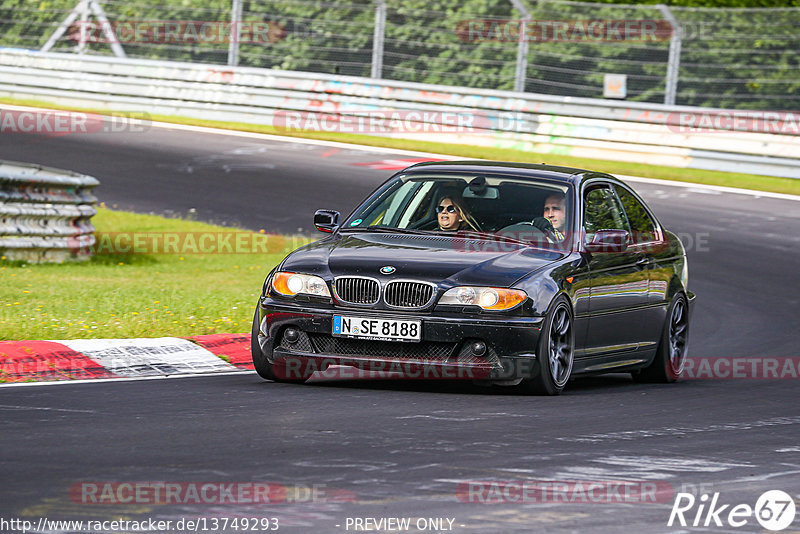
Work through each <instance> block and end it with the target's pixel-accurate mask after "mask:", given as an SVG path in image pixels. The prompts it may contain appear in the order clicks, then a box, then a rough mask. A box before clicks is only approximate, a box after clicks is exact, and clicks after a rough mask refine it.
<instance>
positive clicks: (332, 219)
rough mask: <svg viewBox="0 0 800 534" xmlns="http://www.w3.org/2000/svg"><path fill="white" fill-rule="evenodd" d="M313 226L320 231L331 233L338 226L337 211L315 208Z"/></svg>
mask: <svg viewBox="0 0 800 534" xmlns="http://www.w3.org/2000/svg"><path fill="white" fill-rule="evenodd" d="M314 227H315V228H316V229H317V230H319V231H320V232H325V233H326V234H332V233H333V232H335V231H336V229H337V228H339V212H338V211H333V210H317V211H316V213H314Z"/></svg>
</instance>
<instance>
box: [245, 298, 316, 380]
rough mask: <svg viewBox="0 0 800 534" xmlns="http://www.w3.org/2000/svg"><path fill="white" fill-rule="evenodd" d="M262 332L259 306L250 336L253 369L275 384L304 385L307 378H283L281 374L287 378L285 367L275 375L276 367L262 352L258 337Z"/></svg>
mask: <svg viewBox="0 0 800 534" xmlns="http://www.w3.org/2000/svg"><path fill="white" fill-rule="evenodd" d="M260 332H261V328H260V325H259V324H258V306H256V312H255V315H254V316H253V331H252V333H251V334H250V353H251V354H252V356H253V367H254V368H255V370H256V373H258V376H260V377H261V378H264V379H265V380H272V381H273V382H285V383H288V384H302V383H304V382H305V381H306V378H308V377H305V378H281V376H279V375H280V374H283V376H286V372H285V367H279V369H278V373H277V374H276V373H275V366H274V365H273V364H272V362H270V361H269V360H268V359H267V357H266V356H265V355H264V352H263V351H262V350H261V345H260V344H259V343H258V335H259V333H260ZM279 365H280V364H279Z"/></svg>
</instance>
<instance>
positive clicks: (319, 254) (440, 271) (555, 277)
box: [252, 161, 695, 395]
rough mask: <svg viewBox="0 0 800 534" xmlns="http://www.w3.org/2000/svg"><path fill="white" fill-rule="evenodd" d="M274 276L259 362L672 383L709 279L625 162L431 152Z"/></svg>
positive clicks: (494, 377)
mask: <svg viewBox="0 0 800 534" xmlns="http://www.w3.org/2000/svg"><path fill="white" fill-rule="evenodd" d="M314 224H315V226H316V228H317V229H318V230H320V231H322V232H326V233H328V234H329V235H328V236H326V237H325V238H324V239H321V240H319V241H316V242H314V243H311V244H309V245H306V246H304V247H302V248H300V249H298V250H295V251H294V252H292V253H291V254H289V255H288V256H287V257H286V258H285V259H284V260H283V261H282V262H281V263H280V265H278V266H277V267H276V268H275V269H274V270H273V271H272V272H271V273H269V275H268V276H267V278H266V281H265V282H264V287H263V289H262V292H261V296H260V298H259V301H258V305H257V307H256V311H255V317H254V319H253V335H252V352H253V363H254V365H255V369H256V371H257V372H258V374H259V375H261V376H262V377H264V378H266V379H269V380H275V381H282V382H303V381H305V380H306V379H308V378H309V377H310V376H311V375H312V374H313V373H314V372H315V371H322V372H330V371H336V370H338V371H339V376H345V377H348V376H355V375H354V374H353V373H356V372H358V373H365V374H366V375H374V374H376V373H377V374H379V375H380V376H389V377H395V376H396V377H406V378H416V379H427V378H430V379H447V378H453V379H469V380H478V381H481V382H485V383H494V384H500V385H509V386H516V387H517V388H519V390H520V391H522V392H526V393H535V394H544V395H557V394H559V393H561V391H562V390H563V389H564V387H565V386H566V385H567V382H568V381H569V379H570V377H572V376H575V375H579V374H590V373H608V372H630V373H632V375H633V377H634V379H636V380H640V381H657V382H672V381H674V380H676V379H677V378H678V377H679V376H680V374H681V370H682V367H683V362H684V360H685V358H686V352H687V340H688V338H687V335H688V329H689V319H690V316H691V308H692V303H693V301H694V298H695V296H694V294H693V293H691V292H690V291H689V290H688V287H687V279H688V270H687V264H686V253H685V251H684V248H683V245H682V244H681V242H680V241H679V240H678V238H677V237H676V236H675V235H674V234H672V233H670V232H668V231H667V230H665V229H664V228H663V227H662V226H661V224H660V223H659V221H658V219H657V218H656V217H655V215H654V214H653V212H652V211H651V210H650V209H649V208H648V207H647V205H646V204H645V203H644V202H643V201H642V199H641V198H639V196H638V195H637V194H636V193H635V192H634V191H633V190H632V189H631V188H630V187H628V186H627V185H625V184H624V183H622V182H621V181H620V180H618V179H616V178H614V177H613V176H610V175H607V174H603V173H599V172H592V171H586V170H581V169H572V168H565V167H554V166H547V165H526V164H519V163H500V162H483V161H464V162H437V163H421V164H417V165H414V166H411V167H409V168H407V169H404V170H402V171H400V172H398V173H397V174H395V175H394V176H392V177H391V178H390V179H389V180H388V181H386V182H385V183H384V184H383V185H382V186H380V187H379V188H378V189H377V190H376V191H375V192H373V193H372V194H371V195H370V196H369V197H368V198H367V199H366V200H365V201H364V202H363V203H362V204H361V205H360V206H359V207H358V208H357V209H356V210H355V211H354V212H353V213H352V214H351V215H350V216H349V217H347V218H346V219H344V220H341V217H340V214H339V213H338V212H335V211H329V210H319V211H317V212H316V214H315V215H314Z"/></svg>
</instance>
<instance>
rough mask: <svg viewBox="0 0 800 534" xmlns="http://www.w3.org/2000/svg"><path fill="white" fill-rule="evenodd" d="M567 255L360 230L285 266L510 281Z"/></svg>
mask: <svg viewBox="0 0 800 534" xmlns="http://www.w3.org/2000/svg"><path fill="white" fill-rule="evenodd" d="M563 256H564V254H563V253H560V252H557V251H549V250H542V249H538V248H534V247H531V246H527V245H523V244H520V243H513V242H501V241H499V240H492V239H481V238H467V237H461V236H456V237H450V236H441V235H430V236H428V235H406V234H392V233H369V232H363V233H362V232H358V233H348V234H340V235H336V236H332V237H330V238H328V239H323V240H322V241H317V242H316V243H312V244H310V245H308V246H306V247H304V248H302V249H300V250H297V251H295V252H294V253H292V254H291V255H290V256H289V257H287V258H286V259H285V260H284V263H283V264H282V266H281V270H286V271H295V272H304V273H308V274H319V275H321V276H326V275H327V276H333V277H336V276H343V275H358V276H369V277H372V278H384V277H385V279H386V280H390V279H398V278H412V279H415V280H426V281H430V282H436V283H438V282H442V281H447V282H450V283H452V284H454V285H493V286H500V287H502V286H505V287H508V286H510V285H512V284H513V283H514V282H515V281H517V280H519V279H520V278H522V277H523V276H525V275H526V274H528V273H530V272H531V271H535V270H538V269H540V268H542V267H544V266H545V265H548V264H550V263H552V262H554V261H556V260H558V259H559V258H561V257H563ZM385 266H391V267H394V269H395V271H394V272H393V273H392V274H390V275H382V274H381V272H380V269H381V268H382V267H385Z"/></svg>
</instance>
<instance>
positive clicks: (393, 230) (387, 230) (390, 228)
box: [340, 226, 436, 235]
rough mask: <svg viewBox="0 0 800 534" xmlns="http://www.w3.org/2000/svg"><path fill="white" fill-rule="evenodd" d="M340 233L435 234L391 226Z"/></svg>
mask: <svg viewBox="0 0 800 534" xmlns="http://www.w3.org/2000/svg"><path fill="white" fill-rule="evenodd" d="M340 231H342V232H381V233H397V234H408V235H435V234H436V232H431V231H429V230H414V229H411V228H395V227H393V226H364V227H358V226H354V227H352V228H342V229H341V230H340Z"/></svg>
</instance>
